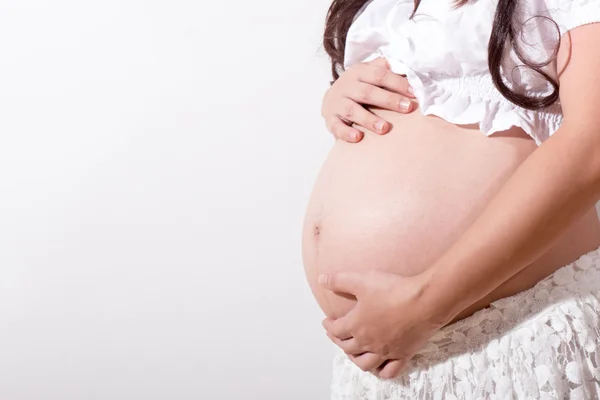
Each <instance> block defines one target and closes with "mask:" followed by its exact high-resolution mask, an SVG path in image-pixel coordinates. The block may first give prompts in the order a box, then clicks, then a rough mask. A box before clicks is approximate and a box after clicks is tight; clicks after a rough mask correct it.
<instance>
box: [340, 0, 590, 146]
mask: <svg viewBox="0 0 600 400" xmlns="http://www.w3.org/2000/svg"><path fill="white" fill-rule="evenodd" d="M517 1H518V6H517V8H518V9H517V12H516V13H515V18H516V21H517V23H518V25H517V27H516V29H517V34H518V45H519V47H520V49H521V53H522V54H523V55H524V56H525V58H526V60H528V61H532V62H543V61H544V60H550V59H551V58H552V56H553V54H554V52H555V50H556V47H557V45H558V38H559V37H560V36H562V35H563V34H564V33H565V32H567V31H568V30H571V29H573V28H575V27H578V26H580V25H584V24H588V23H593V22H599V21H600V0H517ZM452 3H453V2H452V1H451V0H423V1H422V2H421V5H420V6H419V9H418V10H417V13H416V14H415V16H414V17H413V19H409V17H410V15H411V14H412V11H413V8H414V1H413V0H371V1H369V2H368V3H367V4H366V5H365V6H364V7H363V8H362V9H361V10H360V11H359V13H358V14H357V16H356V17H355V19H354V22H353V24H352V25H351V27H350V30H349V32H348V36H347V39H346V49H345V59H344V67H346V68H347V67H349V66H351V65H353V64H355V63H360V62H365V61H370V60H372V59H375V58H377V57H381V56H383V57H385V58H386V59H387V60H388V63H389V64H390V67H391V69H392V71H394V72H396V73H398V74H405V75H406V77H407V79H408V81H409V83H410V84H411V86H412V87H413V89H414V92H415V97H416V98H417V100H418V102H419V107H420V110H421V112H422V113H423V114H425V115H429V114H434V115H437V116H439V117H441V118H443V119H445V120H447V121H449V122H451V123H454V124H473V123H478V124H479V128H480V130H481V131H482V132H483V133H484V134H485V135H486V136H489V135H491V134H492V133H494V132H499V131H504V130H507V129H509V128H510V127H512V126H518V127H521V128H522V129H523V130H524V131H525V132H526V133H527V134H529V135H530V136H531V137H532V138H533V139H534V140H535V142H536V144H537V145H538V146H539V145H540V144H541V143H542V142H543V141H544V140H546V139H547V138H548V137H550V135H552V134H553V133H554V132H555V131H556V130H557V129H558V127H559V126H560V124H561V121H562V109H561V106H560V103H559V102H557V103H555V104H553V105H552V106H550V107H548V108H546V109H544V110H542V111H531V110H527V109H524V108H522V107H518V106H516V105H514V104H513V103H511V102H510V101H508V100H507V99H506V98H504V97H503V96H502V95H501V94H500V92H499V91H498V90H497V89H496V87H495V86H494V84H493V82H492V77H491V74H490V71H489V69H488V62H487V58H488V57H487V48H488V42H489V39H490V34H491V31H492V25H493V21H494V13H495V11H496V5H497V0H471V1H469V2H468V3H467V4H465V5H464V6H461V7H459V8H453V5H452ZM557 25H558V28H559V30H560V33H559V31H558V29H557ZM544 71H545V72H546V73H548V74H549V75H550V76H552V77H553V78H555V79H556V78H557V66H556V62H555V61H553V62H551V63H550V64H548V66H547V67H545V68H544ZM502 76H503V80H504V82H505V83H506V84H507V85H508V87H510V88H512V89H515V90H517V91H518V92H519V93H527V94H528V95H533V96H543V95H547V94H549V93H551V92H552V87H551V86H550V85H549V84H548V82H547V80H546V79H545V78H543V77H542V76H541V75H539V74H537V73H535V72H533V71H532V70H531V69H530V68H528V67H524V64H523V62H522V61H520V60H519V58H518V57H517V54H516V52H515V50H514V48H513V46H511V45H510V44H507V46H506V52H505V57H504V61H503V64H502ZM598 90H600V88H599V89H598Z"/></svg>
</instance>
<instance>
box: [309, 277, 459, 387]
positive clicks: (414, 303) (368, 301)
mask: <svg viewBox="0 0 600 400" xmlns="http://www.w3.org/2000/svg"><path fill="white" fill-rule="evenodd" d="M319 283H320V284H321V285H323V286H324V287H326V288H327V289H329V290H332V291H334V292H338V293H345V294H351V295H354V296H355V297H356V298H357V300H358V301H357V303H356V305H355V306H354V308H353V309H352V310H351V311H350V312H348V314H346V315H344V316H343V317H341V318H338V319H336V320H333V319H331V318H327V319H325V320H324V321H323V327H324V328H325V329H326V330H327V336H329V338H330V339H331V340H332V341H333V342H334V343H335V344H337V345H338V346H339V347H340V348H341V349H342V350H343V351H344V352H345V353H346V354H348V355H349V357H350V359H351V360H352V361H353V362H354V363H355V364H356V365H357V366H358V367H359V368H361V369H362V370H363V371H371V372H373V373H375V374H376V375H378V376H379V377H381V378H394V377H396V376H398V375H399V374H400V373H401V372H402V371H403V370H404V369H405V367H406V365H407V363H408V361H409V360H410V359H411V358H412V357H413V356H414V355H415V354H416V353H417V352H418V351H419V350H420V349H421V348H422V347H423V346H424V345H425V344H426V343H427V341H428V340H429V339H430V338H431V337H432V336H433V334H434V333H435V332H436V331H437V330H438V329H440V328H441V327H442V326H444V325H445V324H446V323H447V322H448V319H447V316H444V315H443V312H440V311H441V310H442V307H439V306H438V305H437V304H433V303H434V302H435V299H434V298H433V297H432V296H431V295H430V293H429V292H428V290H427V287H428V276H427V274H426V273H423V274H420V275H416V276H412V277H402V276H400V275H396V274H391V273H386V272H379V271H365V272H339V273H335V274H329V275H321V276H320V277H319ZM382 364H383V365H382Z"/></svg>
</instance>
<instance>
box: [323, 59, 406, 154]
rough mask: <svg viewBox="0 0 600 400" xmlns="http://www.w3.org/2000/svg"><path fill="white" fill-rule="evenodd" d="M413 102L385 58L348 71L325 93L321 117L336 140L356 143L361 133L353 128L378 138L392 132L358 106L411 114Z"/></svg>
mask: <svg viewBox="0 0 600 400" xmlns="http://www.w3.org/2000/svg"><path fill="white" fill-rule="evenodd" d="M414 98H415V97H414V95H413V93H412V88H411V87H410V85H409V83H408V80H407V79H406V78H404V77H403V76H401V75H397V74H395V73H393V72H392V71H391V70H390V66H389V64H388V62H387V61H386V60H385V58H381V57H380V58H377V59H375V60H373V61H370V62H366V63H361V64H357V65H353V66H351V67H350V68H348V69H347V70H346V71H345V72H344V73H343V74H342V75H341V76H340V77H339V78H338V80H337V81H335V82H334V84H333V85H332V86H331V88H329V90H328V91H327V92H326V93H325V97H324V98H323V106H322V108H321V115H322V116H323V118H324V119H325V124H326V125H327V128H328V129H329V131H330V132H331V133H333V135H334V136H335V137H336V138H337V139H342V140H345V141H347V142H351V143H356V142H359V141H361V140H362V139H363V138H364V133H363V132H362V131H361V130H359V129H357V128H356V127H355V126H354V125H359V126H361V127H364V128H366V129H369V130H371V131H373V132H375V133H378V134H386V133H388V132H389V131H390V129H391V124H390V122H389V121H386V120H384V119H383V118H381V117H378V116H377V115H375V114H374V113H372V112H370V111H368V110H367V109H366V108H364V107H363V106H362V105H361V104H364V105H370V106H376V107H380V108H383V109H387V110H392V111H397V112H400V113H410V112H412V111H414V110H415V106H414V103H413V100H414Z"/></svg>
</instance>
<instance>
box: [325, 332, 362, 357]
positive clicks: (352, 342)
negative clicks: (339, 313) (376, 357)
mask: <svg viewBox="0 0 600 400" xmlns="http://www.w3.org/2000/svg"><path fill="white" fill-rule="evenodd" d="M327 337H329V339H331V341H332V342H333V343H335V344H337V345H338V347H339V348H340V349H342V350H344V353H346V354H352V355H355V354H361V353H364V349H363V348H362V347H361V346H360V345H359V344H358V342H357V341H356V339H354V338H349V339H346V340H341V339H339V338H337V337H336V336H333V335H332V334H330V333H329V332H327Z"/></svg>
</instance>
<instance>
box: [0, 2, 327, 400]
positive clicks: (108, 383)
mask: <svg viewBox="0 0 600 400" xmlns="http://www.w3.org/2000/svg"><path fill="white" fill-rule="evenodd" d="M328 3H329V2H328V1H317V0H303V1H286V2H281V1H275V0H271V1H267V0H262V1H260V0H259V1H242V0H234V1H226V2H222V1H211V2H208V1H206V0H201V1H198V0H172V1H164V0H162V1H158V0H146V1H143V0H104V1H101V2H100V1H94V2H91V1H82V0H3V1H2V2H1V3H0V399H1V400H71V399H72V400H88V399H101V400H113V399H115V400H121V399H123V400H136V399H144V400H152V399H161V400H162V399H164V400H179V399H181V400H183V399H202V400H218V399H228V400H238V399H239V400H244V399H252V400H255V399H256V400H259V399H260V400H295V399H298V400H319V399H326V398H327V397H328V385H329V380H330V376H331V372H330V365H331V345H330V343H329V341H328V340H327V338H326V336H325V334H324V331H323V329H322V328H321V325H320V322H321V319H322V314H321V312H320V310H319V309H318V307H317V305H316V302H315V301H314V300H313V298H312V295H311V293H310V291H309V288H308V285H307V283H306V279H305V276H304V272H303V267H302V261H301V252H300V234H301V225H302V219H303V214H304V208H305V206H306V203H307V201H308V196H309V194H310V191H311V186H312V183H313V181H314V180H315V178H316V174H317V173H318V170H319V168H320V165H321V163H322V161H323V160H324V158H325V156H326V154H327V151H328V149H329V147H330V146H331V144H332V143H333V141H332V139H331V136H329V135H328V133H327V132H326V130H325V127H324V124H323V122H322V120H321V117H320V113H319V112H320V104H321V97H322V94H323V92H324V91H325V90H326V88H327V87H328V81H329V79H330V76H329V70H328V68H329V66H328V63H327V59H326V57H325V55H324V52H323V51H322V49H321V47H320V42H321V37H320V36H321V34H322V26H323V22H324V17H325V13H326V10H327V7H328Z"/></svg>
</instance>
